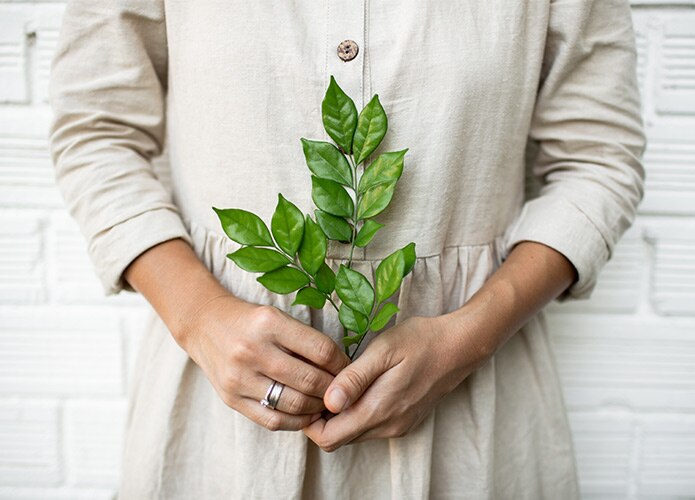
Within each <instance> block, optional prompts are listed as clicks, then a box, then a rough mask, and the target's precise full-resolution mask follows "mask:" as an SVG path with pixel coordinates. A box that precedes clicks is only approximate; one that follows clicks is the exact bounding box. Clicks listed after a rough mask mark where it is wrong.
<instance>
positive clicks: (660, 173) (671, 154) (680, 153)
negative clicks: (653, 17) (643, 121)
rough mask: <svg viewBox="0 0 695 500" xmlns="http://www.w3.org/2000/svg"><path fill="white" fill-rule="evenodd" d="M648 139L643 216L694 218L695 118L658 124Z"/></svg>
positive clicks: (655, 124) (652, 127)
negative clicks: (658, 215)
mask: <svg viewBox="0 0 695 500" xmlns="http://www.w3.org/2000/svg"><path fill="white" fill-rule="evenodd" d="M694 58H695V56H694ZM693 95H694V96H695V91H694V92H693ZM647 135H648V142H647V149H646V151H645V153H644V164H645V168H646V170H647V175H646V182H645V195H644V200H643V201H642V204H641V205H640V207H639V211H640V213H643V214H674V215H680V214H684V215H688V214H695V169H694V168H693V165H695V117H693V118H692V119H689V120H687V121H684V120H683V119H678V120H677V119H662V120H659V121H658V122H656V123H654V124H653V125H652V126H650V127H649V128H648V132H647Z"/></svg>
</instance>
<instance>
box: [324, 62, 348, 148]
mask: <svg viewBox="0 0 695 500" xmlns="http://www.w3.org/2000/svg"><path fill="white" fill-rule="evenodd" d="M321 118H322V119H323V128H325V129H326V133H327V134H328V135H329V136H330V137H331V139H333V140H334V141H335V143H336V144H337V145H338V146H340V147H341V148H342V150H343V152H344V153H345V154H350V153H351V152H352V140H353V136H354V134H355V128H356V127H357V108H356V107H355V103H354V102H353V100H352V99H350V97H348V95H347V94H346V93H345V92H343V89H341V88H340V86H339V85H338V84H337V83H336V81H335V78H334V77H333V75H331V81H330V83H329V85H328V89H327V90H326V95H325V96H324V98H323V101H322V102H321Z"/></svg>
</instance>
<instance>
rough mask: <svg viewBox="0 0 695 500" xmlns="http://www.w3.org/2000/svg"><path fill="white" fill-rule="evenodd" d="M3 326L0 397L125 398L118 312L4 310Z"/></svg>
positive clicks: (0, 320)
mask: <svg viewBox="0 0 695 500" xmlns="http://www.w3.org/2000/svg"><path fill="white" fill-rule="evenodd" d="M0 324H2V329H1V330H0V395H27V396H29V395H32V396H45V395H48V396H103V395H107V396H121V395H122V393H123V385H122V382H123V372H122V360H123V358H122V352H121V349H122V345H121V336H120V333H119V330H118V318H117V316H116V315H115V314H114V313H112V312H110V311H108V310H106V309H101V310H99V309H96V308H79V307H76V308H68V307H64V308H60V309H56V308H54V307H16V308H1V309H0Z"/></svg>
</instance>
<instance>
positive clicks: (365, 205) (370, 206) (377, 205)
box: [357, 182, 396, 220]
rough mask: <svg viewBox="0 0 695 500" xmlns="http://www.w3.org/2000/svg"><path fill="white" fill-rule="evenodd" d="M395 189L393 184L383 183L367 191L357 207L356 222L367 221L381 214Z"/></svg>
mask: <svg viewBox="0 0 695 500" xmlns="http://www.w3.org/2000/svg"><path fill="white" fill-rule="evenodd" d="M395 189H396V183H395V182H384V183H382V184H377V185H376V186H374V187H373V188H371V189H368V190H367V191H366V192H365V193H364V194H363V195H362V198H360V203H359V205H357V220H361V219H368V218H369V217H374V216H375V215H379V214H380V213H381V212H383V211H384V209H385V208H386V207H387V206H388V205H389V203H391V198H393V192H394V191H395Z"/></svg>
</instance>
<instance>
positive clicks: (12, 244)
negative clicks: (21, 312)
mask: <svg viewBox="0 0 695 500" xmlns="http://www.w3.org/2000/svg"><path fill="white" fill-rule="evenodd" d="M43 225H44V224H43V217H42V214H41V213H37V212H28V211H19V210H4V211H0V302H1V303H4V304H11V303H37V302H41V301H43V300H45V298H46V296H47V293H46V288H45V264H44V257H45V256H44V253H43V234H42V230H43Z"/></svg>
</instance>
